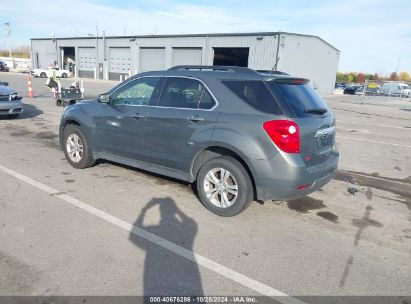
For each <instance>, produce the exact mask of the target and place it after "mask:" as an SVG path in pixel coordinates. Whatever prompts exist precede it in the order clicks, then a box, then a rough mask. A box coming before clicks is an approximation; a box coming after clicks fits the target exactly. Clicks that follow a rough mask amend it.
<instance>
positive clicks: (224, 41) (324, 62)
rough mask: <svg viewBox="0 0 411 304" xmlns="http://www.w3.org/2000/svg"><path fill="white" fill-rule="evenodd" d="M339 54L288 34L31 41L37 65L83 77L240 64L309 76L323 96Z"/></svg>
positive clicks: (121, 76)
mask: <svg viewBox="0 0 411 304" xmlns="http://www.w3.org/2000/svg"><path fill="white" fill-rule="evenodd" d="M339 55H340V51H339V50H338V49H336V48H335V47H334V46H332V45H331V44H329V43H327V42H326V41H324V40H323V39H321V38H319V37H317V36H311V35H301V34H293V33H285V32H270V33H238V34H237V33H236V34H198V35H150V36H113V37H104V36H102V37H101V36H99V37H72V38H33V39H31V58H32V66H33V67H34V68H47V67H49V66H51V65H54V64H57V65H58V66H60V67H64V68H71V69H72V70H73V72H75V73H76V76H79V77H89V78H97V79H111V80H120V79H125V78H126V77H129V76H130V75H134V74H137V73H140V72H144V71H152V70H163V69H168V68H170V67H172V66H175V65H236V66H246V67H250V68H252V69H256V70H272V69H275V70H278V71H283V72H286V73H289V74H291V75H294V76H300V77H305V78H308V79H310V80H311V82H310V83H311V85H312V86H313V87H314V88H315V89H316V90H317V91H318V92H319V93H321V94H325V93H329V92H331V91H332V90H333V88H334V83H335V75H336V72H337V67H338V60H339ZM70 63H71V64H70ZM73 63H75V65H74V64H73Z"/></svg>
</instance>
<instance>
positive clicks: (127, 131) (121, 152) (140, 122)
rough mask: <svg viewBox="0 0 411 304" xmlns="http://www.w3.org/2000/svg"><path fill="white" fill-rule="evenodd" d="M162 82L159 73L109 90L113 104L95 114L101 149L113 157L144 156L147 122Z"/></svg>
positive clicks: (97, 136)
mask: <svg viewBox="0 0 411 304" xmlns="http://www.w3.org/2000/svg"><path fill="white" fill-rule="evenodd" d="M159 82H160V78H159V77H144V78H139V79H136V80H133V81H130V82H128V83H127V84H125V85H124V86H122V87H120V88H118V89H117V90H116V91H114V92H112V93H111V94H110V104H109V105H107V106H106V107H105V109H104V111H103V112H104V113H102V114H101V115H99V116H97V117H96V128H95V130H96V131H95V132H96V136H95V137H96V138H97V141H96V146H97V150H98V151H100V152H102V153H104V154H106V155H108V156H112V157H121V158H127V159H133V160H144V129H145V123H146V118H147V115H148V113H149V111H150V109H151V106H152V105H153V103H154V100H155V96H156V95H157V91H158V85H159Z"/></svg>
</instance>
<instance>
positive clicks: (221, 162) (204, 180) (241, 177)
mask: <svg viewBox="0 0 411 304" xmlns="http://www.w3.org/2000/svg"><path fill="white" fill-rule="evenodd" d="M197 191H198V194H199V196H200V200H201V203H202V204H203V205H204V206H205V207H206V208H207V209H208V210H210V211H211V212H213V213H215V214H217V215H220V216H233V215H236V214H238V213H240V212H241V211H243V210H244V209H245V208H247V207H248V205H249V204H250V202H251V200H252V197H253V187H252V183H251V180H250V177H249V175H248V173H247V171H246V170H245V169H244V167H243V166H242V165H241V163H240V162H238V161H237V160H236V159H234V158H232V157H229V156H222V157H218V158H213V159H211V160H209V161H208V162H207V163H206V164H204V165H203V167H201V169H200V171H199V173H198V176H197Z"/></svg>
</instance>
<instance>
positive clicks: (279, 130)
mask: <svg viewBox="0 0 411 304" xmlns="http://www.w3.org/2000/svg"><path fill="white" fill-rule="evenodd" d="M263 128H264V130H265V132H266V133H267V135H268V136H269V137H270V138H271V140H272V141H273V143H274V144H275V145H276V146H277V147H278V148H279V149H280V150H281V151H284V152H287V153H299V152H300V133H299V130H298V125H297V124H296V123H295V122H293V121H289V120H270V121H266V122H265V123H264V124H263Z"/></svg>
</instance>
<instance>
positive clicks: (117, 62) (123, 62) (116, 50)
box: [108, 47, 131, 80]
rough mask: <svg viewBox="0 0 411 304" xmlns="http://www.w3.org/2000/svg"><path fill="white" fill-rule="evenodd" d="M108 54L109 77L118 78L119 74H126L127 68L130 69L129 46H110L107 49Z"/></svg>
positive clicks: (127, 72) (111, 78)
mask: <svg viewBox="0 0 411 304" xmlns="http://www.w3.org/2000/svg"><path fill="white" fill-rule="evenodd" d="M109 56H110V65H109V66H110V69H109V76H108V77H109V79H110V80H120V78H121V76H128V75H129V70H131V57H130V48H126V47H111V48H110V49H109Z"/></svg>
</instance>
